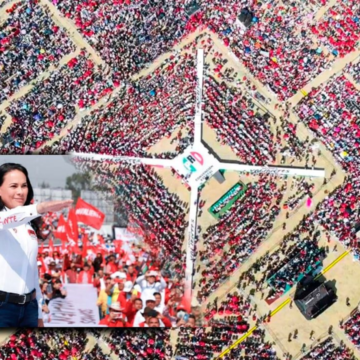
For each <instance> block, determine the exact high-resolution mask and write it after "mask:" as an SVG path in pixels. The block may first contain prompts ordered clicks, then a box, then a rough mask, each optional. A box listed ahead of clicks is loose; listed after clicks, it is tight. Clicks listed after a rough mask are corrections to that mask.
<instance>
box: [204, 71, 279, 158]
mask: <svg viewBox="0 0 360 360" xmlns="http://www.w3.org/2000/svg"><path fill="white" fill-rule="evenodd" d="M204 88H205V91H204V102H205V109H204V119H205V120H206V122H207V124H209V126H210V127H211V128H212V129H214V130H215V131H216V134H217V140H218V141H220V142H221V144H222V145H225V144H226V145H229V146H230V147H231V148H232V150H233V151H234V152H235V154H236V155H237V156H238V157H239V158H240V159H241V160H242V161H243V162H246V163H247V164H253V165H265V164H269V163H273V162H274V161H275V156H274V149H273V136H272V132H271V128H270V123H269V121H268V118H267V117H266V116H263V115H261V114H260V113H259V110H260V109H259V108H258V107H257V106H256V105H255V103H254V101H253V100H252V97H251V96H250V94H247V93H245V92H241V91H240V90H238V89H236V88H230V87H228V86H227V85H226V83H225V82H222V83H221V84H219V83H218V82H217V81H216V80H215V79H214V78H213V77H211V76H208V77H206V81H205V83H204Z"/></svg>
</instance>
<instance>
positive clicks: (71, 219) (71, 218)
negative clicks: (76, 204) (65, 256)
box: [68, 208, 79, 241]
mask: <svg viewBox="0 0 360 360" xmlns="http://www.w3.org/2000/svg"><path fill="white" fill-rule="evenodd" d="M68 224H69V228H70V231H71V235H72V236H71V238H72V239H74V240H75V241H78V239H79V230H78V223H77V218H76V214H75V209H73V208H71V209H70V211H69V215H68Z"/></svg>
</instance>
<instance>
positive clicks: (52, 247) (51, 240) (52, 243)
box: [49, 238, 54, 257]
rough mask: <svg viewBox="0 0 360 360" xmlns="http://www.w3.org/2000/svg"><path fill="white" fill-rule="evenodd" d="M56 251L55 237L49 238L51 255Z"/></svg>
mask: <svg viewBox="0 0 360 360" xmlns="http://www.w3.org/2000/svg"><path fill="white" fill-rule="evenodd" d="M53 252H54V242H53V239H52V238H50V240H49V255H50V256H51V257H52V254H53Z"/></svg>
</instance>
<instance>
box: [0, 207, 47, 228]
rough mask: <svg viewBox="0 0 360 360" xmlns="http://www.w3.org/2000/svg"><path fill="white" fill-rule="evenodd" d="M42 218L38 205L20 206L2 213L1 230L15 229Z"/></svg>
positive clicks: (0, 215)
mask: <svg viewBox="0 0 360 360" xmlns="http://www.w3.org/2000/svg"><path fill="white" fill-rule="evenodd" d="M39 216H41V215H40V214H39V213H38V211H37V205H36V204H34V205H27V206H18V207H16V208H14V209H11V210H8V211H1V212H0V230H7V229H12V228H15V227H17V226H19V225H23V224H26V223H28V222H29V221H31V220H33V219H35V218H37V217H39Z"/></svg>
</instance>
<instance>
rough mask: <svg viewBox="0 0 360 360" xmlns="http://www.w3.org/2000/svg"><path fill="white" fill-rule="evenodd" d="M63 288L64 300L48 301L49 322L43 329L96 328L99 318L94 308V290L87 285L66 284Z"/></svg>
mask: <svg viewBox="0 0 360 360" xmlns="http://www.w3.org/2000/svg"><path fill="white" fill-rule="evenodd" d="M65 288H66V291H67V296H66V298H65V299H61V298H57V299H54V300H51V301H50V303H49V310H50V322H45V324H44V325H45V327H91V326H92V327H94V326H98V324H99V321H100V318H99V309H98V307H97V306H96V301H97V292H96V288H95V287H94V286H93V285H87V284H66V287H65Z"/></svg>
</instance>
